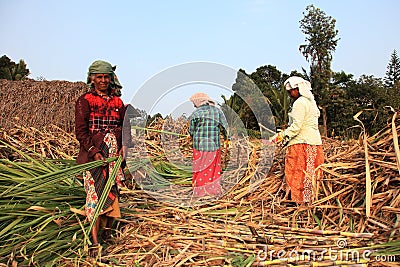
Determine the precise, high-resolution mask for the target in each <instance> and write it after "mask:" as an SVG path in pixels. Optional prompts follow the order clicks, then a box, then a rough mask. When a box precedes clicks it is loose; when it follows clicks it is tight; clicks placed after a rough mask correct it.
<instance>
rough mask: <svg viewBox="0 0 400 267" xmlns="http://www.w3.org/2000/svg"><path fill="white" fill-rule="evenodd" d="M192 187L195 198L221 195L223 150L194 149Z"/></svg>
mask: <svg viewBox="0 0 400 267" xmlns="http://www.w3.org/2000/svg"><path fill="white" fill-rule="evenodd" d="M192 173H193V177H192V185H193V195H194V196H195V197H202V196H216V195H220V194H221V173H222V169H221V149H220V148H219V149H218V150H216V151H199V150H196V149H193V166H192Z"/></svg>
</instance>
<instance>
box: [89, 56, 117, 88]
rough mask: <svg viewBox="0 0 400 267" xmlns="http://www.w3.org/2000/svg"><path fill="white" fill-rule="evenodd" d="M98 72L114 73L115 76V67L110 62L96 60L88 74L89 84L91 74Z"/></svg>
mask: <svg viewBox="0 0 400 267" xmlns="http://www.w3.org/2000/svg"><path fill="white" fill-rule="evenodd" d="M96 73H105V74H112V75H111V76H114V71H113V67H112V66H111V64H110V63H108V62H106V61H103V60H96V61H95V62H93V63H92V65H90V67H89V71H88V76H87V81H86V83H87V84H90V83H91V81H90V76H91V75H92V74H96Z"/></svg>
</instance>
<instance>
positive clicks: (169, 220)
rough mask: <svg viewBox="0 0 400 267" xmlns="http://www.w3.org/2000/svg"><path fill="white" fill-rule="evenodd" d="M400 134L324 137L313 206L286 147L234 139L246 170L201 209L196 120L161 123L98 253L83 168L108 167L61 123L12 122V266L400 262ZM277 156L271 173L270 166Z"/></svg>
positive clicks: (131, 165) (8, 206) (139, 139)
mask: <svg viewBox="0 0 400 267" xmlns="http://www.w3.org/2000/svg"><path fill="white" fill-rule="evenodd" d="M24 108H26V107H24ZM32 108H33V107H31V109H32ZM61 113H62V112H61ZM19 116H20V117H23V116H22V115H19ZM61 120H62V119H60V120H59V121H61ZM59 121H57V120H56V122H59ZM17 123H18V122H17ZM355 124H357V122H355ZM171 132H175V133H176V135H172V134H169V133H171ZM399 133H400V119H398V118H397V117H396V113H395V115H394V116H393V120H392V122H391V123H390V124H388V125H387V127H386V128H384V129H382V130H381V131H380V132H379V133H378V134H376V135H374V136H370V137H369V136H365V135H360V138H359V140H354V141H351V142H342V141H338V140H332V139H323V145H324V151H325V163H324V164H323V165H322V166H320V168H321V171H322V175H321V176H320V177H318V179H317V181H316V182H315V184H313V186H314V189H315V192H316V193H315V195H314V199H313V202H312V204H311V205H309V206H298V205H296V204H294V203H293V202H290V201H288V200H287V196H286V187H285V184H284V183H283V179H284V175H283V173H284V153H285V149H284V148H282V147H276V148H274V149H273V151H272V153H273V155H266V154H265V152H263V147H262V144H261V142H260V141H259V140H250V139H248V138H243V139H233V142H232V146H231V147H230V148H229V151H223V155H224V157H223V159H224V161H225V164H226V166H230V165H229V164H231V165H232V166H235V168H229V167H226V169H225V177H229V179H226V180H225V181H224V184H223V186H224V195H223V197H221V198H219V199H214V200H212V201H208V202H202V203H200V204H197V205H190V203H189V204H188V203H183V201H184V200H186V199H185V198H184V197H182V196H185V195H186V194H188V192H189V191H190V183H191V174H190V168H187V167H188V166H187V165H186V163H187V161H190V158H191V148H190V140H189V139H188V138H187V137H186V134H187V122H185V121H184V120H183V119H178V120H175V121H172V120H168V121H164V120H157V121H155V122H153V123H152V124H151V125H150V126H148V129H147V130H140V131H136V134H135V135H134V136H133V139H134V140H133V147H132V148H131V149H130V153H129V158H128V168H127V169H126V170H125V171H126V173H127V174H130V175H127V177H128V179H127V181H126V186H127V187H126V188H124V189H123V190H122V191H121V200H120V204H121V209H122V218H121V219H119V220H118V221H117V225H116V228H117V231H115V232H114V233H113V240H112V242H109V243H108V244H105V245H104V246H103V251H99V253H98V256H97V257H95V258H90V257H88V256H87V249H88V246H89V244H88V241H87V238H86V235H87V234H88V231H87V229H88V228H89V227H90V225H89V223H88V222H86V221H85V217H84V216H83V215H82V211H83V205H84V203H85V200H84V196H85V194H84V190H83V187H82V182H81V180H80V179H79V173H80V172H82V171H83V170H84V169H88V168H93V167H94V166H98V165H96V164H98V163H97V162H94V163H91V164H88V165H84V166H76V165H75V164H74V161H73V159H74V157H75V156H76V155H77V152H78V143H77V141H76V140H75V138H74V134H73V132H72V131H70V130H68V129H63V128H61V127H60V126H59V125H57V123H55V124H51V125H50V124H49V125H47V126H46V127H43V126H40V127H36V126H35V127H33V126H32V125H31V126H26V125H22V124H12V125H11V127H7V128H6V127H2V128H1V133H0V139H1V147H0V157H1V161H0V168H1V175H0V177H1V180H0V186H1V187H2V190H0V191H1V192H2V193H0V194H1V198H0V199H1V200H0V201H1V204H0V205H1V209H0V213H1V216H0V224H1V227H0V264H1V265H3V266H7V265H8V266H44V265H57V266H93V265H94V266H241V267H244V266H270V265H272V266H338V265H341V266H399V264H398V263H399V261H400V237H399V236H400V235H399V232H400V152H399V146H398V134H399ZM168 141H171V142H172V141H173V142H174V143H176V144H179V151H177V150H174V149H170V148H169V147H168V146H166V145H165V144H168ZM270 151H271V150H268V152H267V153H270ZM238 155H239V156H238ZM266 156H268V157H269V156H272V158H273V161H272V162H270V163H271V164H270V168H263V167H262V166H260V165H262V164H260V162H263V161H264V160H265V157H266ZM110 160H115V159H110ZM228 163H229V164H228ZM100 164H101V163H100ZM254 178H255V179H254ZM166 180H167V181H168V182H169V183H167V184H166V183H165V181H166ZM254 181H255V182H254ZM255 184H256V186H254V185H255ZM139 185H140V186H139ZM151 186H153V187H156V188H157V190H152V189H151V188H150V187H151ZM142 187H143V188H145V189H146V190H143V188H142ZM168 187H170V188H172V190H168ZM181 200H182V201H181ZM104 261H107V263H104ZM396 261H397V262H396Z"/></svg>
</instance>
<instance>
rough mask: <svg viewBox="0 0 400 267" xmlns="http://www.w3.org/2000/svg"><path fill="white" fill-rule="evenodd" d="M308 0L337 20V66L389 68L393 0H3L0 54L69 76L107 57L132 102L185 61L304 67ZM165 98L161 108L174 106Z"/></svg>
mask: <svg viewBox="0 0 400 267" xmlns="http://www.w3.org/2000/svg"><path fill="white" fill-rule="evenodd" d="M309 4H314V6H316V7H319V8H321V9H322V10H323V11H324V12H325V13H326V14H327V15H328V16H331V17H333V18H335V19H336V21H337V22H336V29H337V30H338V31H339V35H338V37H339V38H340V40H339V42H338V46H337V50H336V52H335V53H334V55H333V64H332V69H333V70H334V71H341V70H343V71H345V72H346V73H349V74H354V76H355V77H356V78H358V77H359V76H360V75H362V74H366V75H374V76H375V77H384V76H385V72H386V67H387V64H388V62H389V59H390V55H391V54H392V52H393V50H394V49H396V50H397V51H398V52H400V35H399V34H398V32H399V30H398V11H399V10H400V1H398V0H382V1H372V0H364V1H361V0H335V1H328V0H325V1H322V0H321V1H306V0H304V1H303V0H269V1H267V0H265V1H262V0H249V1H244V0H243V1H238V0H231V1H228V0H221V1H211V0H202V1H183V0H181V1H178V0H171V1H161V0H159V1H154V0H153V1H102V0H98V1H80V0H79V1H78V0H70V1H50V0H36V1H34V0H0V24H1V28H0V38H1V39H0V55H4V54H5V55H7V56H8V57H9V58H10V59H11V60H13V61H15V62H17V61H19V59H24V60H25V62H26V63H27V64H28V68H29V69H30V71H31V75H30V78H33V79H36V78H38V77H39V76H43V77H44V78H46V79H47V80H67V81H84V80H85V79H86V72H87V69H88V66H89V65H90V63H91V62H93V61H94V60H97V59H103V60H107V61H109V62H110V63H112V64H114V65H117V74H118V77H119V79H120V81H121V83H122V85H123V86H124V88H123V100H124V101H125V102H126V103H129V102H131V101H132V98H134V95H135V92H137V91H138V90H139V88H141V87H142V86H143V85H144V84H145V83H146V82H147V81H148V80H149V79H152V77H154V76H155V75H157V74H158V73H160V72H162V71H163V70H165V69H168V68H170V67H173V66H176V65H180V64H183V63H189V62H197V61H205V62H215V63H218V64H223V65H226V66H228V67H230V68H233V69H240V68H242V69H244V70H246V72H247V73H251V72H253V71H255V70H256V68H258V67H260V66H263V65H269V64H270V65H274V66H276V67H277V68H278V69H279V70H281V71H282V72H285V73H289V72H290V71H292V70H298V71H301V68H302V67H304V68H306V69H308V66H309V64H308V63H307V62H306V61H305V59H304V57H303V56H302V55H301V54H300V52H299V50H298V48H299V45H301V44H304V42H305V35H304V34H303V33H302V32H301V30H300V28H299V21H300V20H301V19H302V18H303V14H302V13H303V12H304V11H305V7H306V6H307V5H309ZM192 87H193V86H191V89H190V90H194V91H196V90H197V88H192ZM197 91H198V90H197ZM150 93H151V92H149V94H150ZM190 93H191V92H190ZM190 93H188V95H190ZM180 95H183V94H180ZM216 95H218V94H216ZM176 97H177V96H174V98H176ZM177 98H179V97H177ZM182 99H185V101H186V100H187V98H186V95H185V97H183V98H182ZM182 99H181V100H180V101H181V102H179V103H182V101H183V100H182ZM219 100H220V99H219ZM170 102H171V99H170V100H168V101H167V102H166V103H165V104H159V107H158V108H157V110H159V111H161V113H166V112H170V111H171V109H170V108H167V109H165V108H166V106H168V103H169V104H171V103H170ZM179 105H180V104H179Z"/></svg>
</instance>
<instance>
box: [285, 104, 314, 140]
mask: <svg viewBox="0 0 400 267" xmlns="http://www.w3.org/2000/svg"><path fill="white" fill-rule="evenodd" d="M319 115H320V112H319V110H318V107H317V104H316V103H315V100H314V99H312V100H311V99H309V98H306V97H304V96H300V97H299V98H298V99H297V100H296V101H294V103H293V107H292V111H291V112H290V113H289V127H288V128H287V129H286V130H284V131H283V134H284V136H288V137H289V143H288V146H290V145H294V144H309V145H321V144H322V140H321V135H320V133H319V130H318V117H319Z"/></svg>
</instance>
